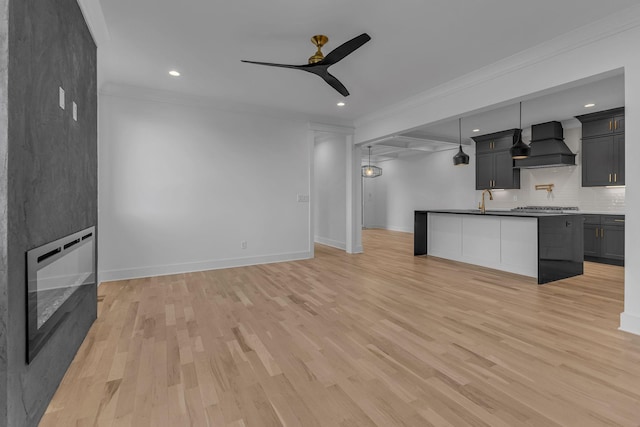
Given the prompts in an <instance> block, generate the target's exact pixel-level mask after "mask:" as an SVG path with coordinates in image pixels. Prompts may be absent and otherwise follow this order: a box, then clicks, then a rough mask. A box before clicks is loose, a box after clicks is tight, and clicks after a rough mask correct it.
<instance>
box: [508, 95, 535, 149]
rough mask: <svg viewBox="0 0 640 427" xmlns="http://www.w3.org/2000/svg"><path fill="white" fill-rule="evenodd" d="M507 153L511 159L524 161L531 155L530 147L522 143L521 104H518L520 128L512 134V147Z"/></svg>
mask: <svg viewBox="0 0 640 427" xmlns="http://www.w3.org/2000/svg"><path fill="white" fill-rule="evenodd" d="M509 152H510V153H511V158H512V159H526V158H527V157H529V154H530V153H531V147H529V146H528V145H527V144H525V143H524V142H523V141H522V102H521V103H520V128H519V129H517V130H516V132H515V133H514V134H513V145H512V146H511V148H510V149H509Z"/></svg>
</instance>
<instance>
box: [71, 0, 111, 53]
mask: <svg viewBox="0 0 640 427" xmlns="http://www.w3.org/2000/svg"><path fill="white" fill-rule="evenodd" d="M78 5H79V6H80V10H81V11H82V15H84V20H85V21H86V23H87V26H88V27H89V31H90V32H91V35H92V36H93V41H94V43H95V44H96V46H98V47H100V46H101V45H102V44H104V43H106V42H108V41H109V40H110V39H111V36H110V35H109V28H107V21H106V20H105V19H104V14H103V13H102V6H101V5H100V0H78Z"/></svg>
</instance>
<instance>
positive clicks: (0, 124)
mask: <svg viewBox="0 0 640 427" xmlns="http://www.w3.org/2000/svg"><path fill="white" fill-rule="evenodd" d="M8 39H9V0H0V425H2V422H3V421H4V420H6V419H7V318H8V313H7V307H8V301H7V148H8V140H7V135H8V128H7V126H8V124H7V121H8V111H7V100H8V99H7V90H8V68H9V41H8Z"/></svg>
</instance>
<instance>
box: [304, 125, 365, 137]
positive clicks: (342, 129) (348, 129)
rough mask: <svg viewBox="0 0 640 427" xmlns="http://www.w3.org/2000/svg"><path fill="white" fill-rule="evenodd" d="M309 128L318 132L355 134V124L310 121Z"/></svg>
mask: <svg viewBox="0 0 640 427" xmlns="http://www.w3.org/2000/svg"><path fill="white" fill-rule="evenodd" d="M309 130H313V131H316V132H329V133H338V134H341V135H353V133H354V132H355V128H354V127H353V126H340V125H328V124H322V123H313V122H312V123H309Z"/></svg>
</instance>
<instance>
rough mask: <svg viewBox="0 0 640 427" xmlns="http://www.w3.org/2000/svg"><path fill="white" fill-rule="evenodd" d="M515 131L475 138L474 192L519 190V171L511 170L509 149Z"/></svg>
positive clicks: (511, 160) (511, 161) (511, 162)
mask: <svg viewBox="0 0 640 427" xmlns="http://www.w3.org/2000/svg"><path fill="white" fill-rule="evenodd" d="M515 131H516V129H510V130H506V131H502V132H496V133H492V134H488V135H481V136H476V137H474V138H473V140H474V141H475V142H476V190H484V189H486V188H505V189H513V188H520V169H514V168H513V159H512V158H511V154H510V153H509V148H511V146H512V145H513V134H514V132H515Z"/></svg>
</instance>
